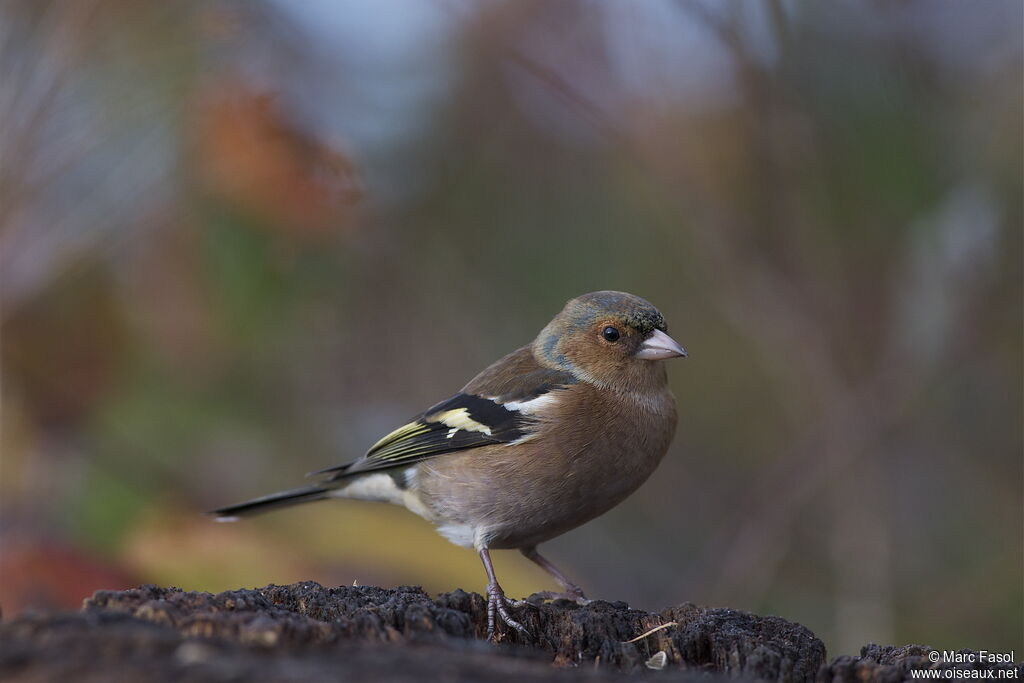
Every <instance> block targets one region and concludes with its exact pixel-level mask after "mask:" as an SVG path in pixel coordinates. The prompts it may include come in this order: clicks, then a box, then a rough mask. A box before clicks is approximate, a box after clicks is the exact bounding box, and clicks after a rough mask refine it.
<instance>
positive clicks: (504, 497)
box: [416, 435, 671, 548]
mask: <svg viewBox="0 0 1024 683" xmlns="http://www.w3.org/2000/svg"><path fill="white" fill-rule="evenodd" d="M670 436H671V435H669V437H670ZM524 445H525V444H524ZM667 448H668V439H662V440H658V441H657V442H653V443H652V442H647V443H641V444H639V445H637V444H621V443H615V439H614V438H613V437H602V436H600V435H596V436H593V437H591V440H590V441H588V442H587V443H586V445H585V446H584V447H581V448H579V449H574V451H573V453H572V454H571V455H570V454H562V455H561V456H559V457H553V456H554V454H553V453H551V452H550V451H549V449H545V448H544V447H543V445H542V444H537V447H536V448H531V449H530V450H526V451H524V450H519V449H517V450H516V451H515V452H509V451H508V450H505V449H504V448H503V447H500V446H499V447H485V448H478V449H473V450H472V451H465V452H463V453H458V454H452V455H449V456H445V457H443V458H438V459H436V460H431V461H425V462H424V463H421V464H420V466H419V473H418V475H417V482H416V488H417V489H418V494H419V498H420V500H422V501H423V503H424V504H425V505H426V506H427V507H428V508H430V509H431V510H432V511H433V512H434V518H435V521H436V522H437V523H438V531H439V532H440V533H441V534H442V535H444V536H445V537H447V538H448V539H449V540H451V541H452V542H453V543H456V544H458V545H467V546H468V545H474V546H477V547H481V546H487V547H490V548H524V547H529V546H532V545H536V544H538V543H541V542H543V541H547V540H549V539H551V538H554V537H556V536H559V535H561V534H563V533H565V532H567V531H569V530H570V529H573V528H575V527H577V526H580V525H581V524H584V523H586V522H588V521H590V520H591V519H594V518H595V517H597V516H599V515H601V514H603V513H605V512H607V511H608V510H610V509H611V508H613V507H614V506H615V505H617V504H619V503H620V502H622V501H623V500H624V499H625V498H626V497H627V496H629V494H631V493H632V492H633V491H635V490H636V489H637V488H638V487H639V486H640V485H641V484H642V483H643V482H644V481H646V480H647V478H648V477H649V476H650V475H651V473H652V472H653V471H654V469H655V468H656V467H657V465H658V463H659V462H660V460H661V458H662V456H664V454H665V451H666V450H667ZM609 452H612V453H615V454H616V457H607V456H608V454H609Z"/></svg>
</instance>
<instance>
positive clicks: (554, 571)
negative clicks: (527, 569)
mask: <svg viewBox="0 0 1024 683" xmlns="http://www.w3.org/2000/svg"><path fill="white" fill-rule="evenodd" d="M519 552H521V553H522V554H523V556H524V557H526V558H527V559H529V560H530V561H531V562H533V563H534V564H536V565H537V566H538V567H540V568H541V569H543V570H544V571H546V572H547V573H548V574H551V576H553V577H554V579H555V581H557V582H558V585H560V586H561V587H562V588H564V589H565V592H564V593H555V592H553V591H541V592H540V593H537V595H540V596H542V597H543V598H544V599H545V600H558V599H562V598H564V599H566V600H573V601H575V602H577V603H579V604H581V605H585V604H587V603H588V602H590V600H588V599H587V596H585V595H584V594H583V589H582V588H580V587H579V586H577V585H576V584H575V583H573V582H572V581H570V580H569V577H568V576H566V575H565V574H563V573H562V571H561V570H560V569H559V568H558V567H556V566H555V565H553V564H551V562H550V561H549V560H548V559H547V558H546V557H544V556H543V555H541V554H540V553H538V552H537V546H530V547H529V548H520V549H519Z"/></svg>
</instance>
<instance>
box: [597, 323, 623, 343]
mask: <svg viewBox="0 0 1024 683" xmlns="http://www.w3.org/2000/svg"><path fill="white" fill-rule="evenodd" d="M601 336H602V337H604V338H605V340H606V341H610V342H617V341H619V330H618V328H615V327H612V326H611V325H609V326H608V327H606V328H604V329H603V330H601Z"/></svg>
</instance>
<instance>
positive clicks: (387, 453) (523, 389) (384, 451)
mask: <svg viewBox="0 0 1024 683" xmlns="http://www.w3.org/2000/svg"><path fill="white" fill-rule="evenodd" d="M517 353H519V352H517ZM515 355H516V354H512V355H511V356H506V358H503V359H502V360H501V361H499V362H498V363H496V364H495V365H494V366H492V367H491V368H488V369H487V370H485V371H484V372H482V373H480V375H478V376H477V378H475V379H474V380H473V381H472V382H470V383H469V384H467V385H466V386H465V387H464V388H463V390H462V391H461V392H459V393H458V394H455V395H454V396H452V397H451V398H449V399H448V400H446V401H442V402H441V403H438V404H437V405H435V406H433V407H432V408H430V409H428V410H426V411H424V412H423V413H421V414H420V415H419V416H417V417H416V418H415V419H413V420H412V421H411V422H409V423H407V424H404V425H402V426H401V427H399V428H398V429H396V430H394V431H393V432H391V433H390V434H388V435H387V436H385V437H384V438H382V439H381V440H380V441H378V442H377V443H375V444H374V445H373V446H372V447H370V450H369V451H367V453H366V455H364V456H363V457H362V458H360V459H358V460H356V461H354V462H351V463H348V464H345V465H339V466H337V467H331V468H328V469H326V470H321V471H319V472H314V473H313V474H327V473H332V475H333V476H332V477H331V478H330V479H329V481H334V480H338V479H343V478H345V477H347V476H349V475H353V474H357V473H362V472H368V471H373V470H383V469H391V468H393V467H403V466H408V465H412V464H414V463H417V462H419V461H421V460H425V459H427V458H432V457H435V456H438V455H442V454H444V453H451V452H453V451H462V450H466V449H469V448H478V447H480V446H491V445H494V444H501V443H506V444H507V443H513V442H515V441H519V440H525V439H527V438H529V437H530V436H531V435H532V434H533V431H534V428H535V426H536V424H537V418H538V417H539V416H542V415H543V413H544V409H545V408H547V407H549V406H550V405H552V404H553V403H554V402H555V401H556V400H557V393H558V390H560V389H564V388H565V387H567V386H569V385H571V384H574V383H575V382H576V380H575V378H574V377H573V376H572V375H570V374H569V373H566V372H561V371H558V370H551V369H547V368H541V367H539V366H537V365H535V364H534V366H533V367H530V366H529V365H528V364H525V363H518V362H513V361H518V360H519V359H515V358H513V357H514V356H515ZM510 359H511V361H510ZM531 360H532V359H531ZM502 363H505V370H506V371H505V372H503V373H494V372H493V371H494V370H495V369H496V366H499V365H500V364H502ZM534 363H535V362H534ZM499 369H500V368H499ZM521 370H528V371H527V372H518V371H521ZM488 373H491V376H490V377H489V376H488Z"/></svg>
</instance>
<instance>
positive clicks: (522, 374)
mask: <svg viewBox="0 0 1024 683" xmlns="http://www.w3.org/2000/svg"><path fill="white" fill-rule="evenodd" d="M577 383H578V380H577V379H576V377H575V376H574V375H573V374H572V373H570V372H567V371H565V370H560V369H556V368H550V367H546V366H544V365H542V364H541V363H540V362H538V361H537V358H536V356H535V355H534V353H533V349H532V347H530V346H524V347H522V348H519V349H516V350H515V351H513V352H512V353H510V354H508V355H507V356H505V357H503V358H500V359H499V360H497V361H495V362H494V363H492V364H491V365H489V366H488V367H487V368H485V369H484V370H483V371H481V372H480V373H479V374H478V375H477V376H476V377H474V378H473V379H472V380H470V381H469V383H468V384H466V386H464V387H463V388H462V392H461V393H463V394H468V395H472V396H485V397H487V398H489V399H491V400H493V401H494V402H496V403H499V404H506V403H523V402H527V401H530V400H533V399H535V398H538V397H540V396H542V395H544V394H546V393H548V392H550V391H552V390H555V389H561V388H565V387H569V386H573V385H575V384H577Z"/></svg>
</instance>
